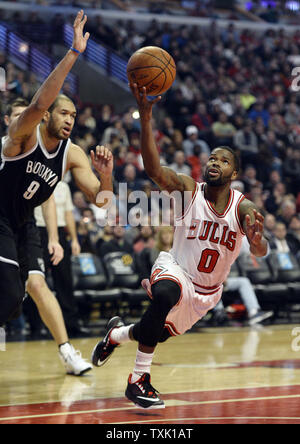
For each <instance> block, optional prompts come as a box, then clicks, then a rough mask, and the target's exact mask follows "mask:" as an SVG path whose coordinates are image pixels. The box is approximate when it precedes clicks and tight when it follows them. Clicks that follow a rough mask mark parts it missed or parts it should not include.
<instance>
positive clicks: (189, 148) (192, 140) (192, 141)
mask: <svg viewBox="0 0 300 444" xmlns="http://www.w3.org/2000/svg"><path fill="white" fill-rule="evenodd" d="M186 135H187V139H185V140H184V141H183V149H184V152H185V155H186V156H187V157H189V156H192V155H193V150H194V147H195V146H196V145H198V146H200V147H201V152H203V153H206V154H208V155H209V154H210V148H209V146H208V145H207V143H206V142H205V140H201V139H199V138H198V129H197V127H196V126H194V125H189V126H188V127H187V128H186Z"/></svg>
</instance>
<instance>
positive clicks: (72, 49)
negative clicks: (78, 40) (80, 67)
mask: <svg viewBox="0 0 300 444" xmlns="http://www.w3.org/2000/svg"><path fill="white" fill-rule="evenodd" d="M70 50H71V51H74V52H76V53H77V54H81V52H80V51H78V49H75V48H73V46H71V48H70Z"/></svg>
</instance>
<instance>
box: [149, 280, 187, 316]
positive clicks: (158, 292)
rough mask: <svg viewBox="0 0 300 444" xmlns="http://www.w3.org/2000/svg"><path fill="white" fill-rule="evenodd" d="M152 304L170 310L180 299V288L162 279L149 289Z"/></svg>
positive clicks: (174, 283)
mask: <svg viewBox="0 0 300 444" xmlns="http://www.w3.org/2000/svg"><path fill="white" fill-rule="evenodd" d="M151 292H152V296H153V302H158V303H159V304H160V305H162V306H165V307H166V308H169V310H171V308H172V307H174V306H175V305H176V304H177V303H178V302H179V299H180V295H181V288H180V286H179V284H177V283H176V282H173V281H171V280H169V279H162V280H161V281H159V282H156V283H155V284H153V285H152V287H151Z"/></svg>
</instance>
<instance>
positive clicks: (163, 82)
mask: <svg viewBox="0 0 300 444" xmlns="http://www.w3.org/2000/svg"><path fill="white" fill-rule="evenodd" d="M175 76H176V65H175V62H174V59H173V57H172V56H171V55H170V54H169V53H168V52H167V51H165V50H164V49H162V48H159V47H157V46H145V47H144V48H140V49H138V50H137V51H136V52H135V53H134V54H132V56H131V57H130V59H129V60H128V64H127V77H128V80H129V83H136V84H137V86H138V88H142V87H143V86H145V87H146V91H147V94H148V95H150V96H158V95H159V94H162V93H164V92H166V91H167V90H168V89H169V88H170V87H171V86H172V84H173V82H174V80H175Z"/></svg>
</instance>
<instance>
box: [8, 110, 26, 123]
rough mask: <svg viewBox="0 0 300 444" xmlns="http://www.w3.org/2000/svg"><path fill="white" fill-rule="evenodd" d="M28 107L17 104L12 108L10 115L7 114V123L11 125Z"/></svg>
mask: <svg viewBox="0 0 300 444" xmlns="http://www.w3.org/2000/svg"><path fill="white" fill-rule="evenodd" d="M25 109H26V106H16V107H14V108H13V109H12V112H11V115H10V116H5V123H6V125H7V126H9V125H10V124H11V123H12V122H13V121H14V120H15V119H17V118H18V117H19V116H20V115H21V114H22V112H23V111H24V110H25Z"/></svg>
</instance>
